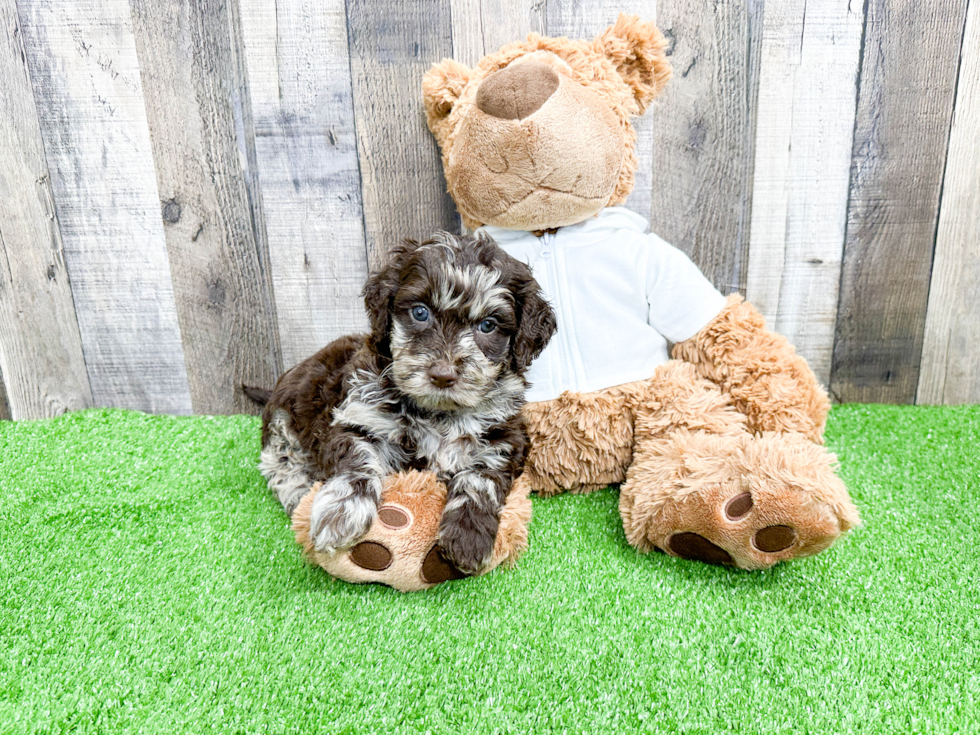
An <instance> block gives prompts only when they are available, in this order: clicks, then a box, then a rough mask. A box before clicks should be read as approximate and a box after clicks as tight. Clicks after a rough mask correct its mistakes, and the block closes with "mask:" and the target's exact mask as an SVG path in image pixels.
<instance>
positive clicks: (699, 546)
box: [668, 533, 734, 564]
mask: <svg viewBox="0 0 980 735" xmlns="http://www.w3.org/2000/svg"><path fill="white" fill-rule="evenodd" d="M668 545H669V546H670V550H671V551H673V552H674V553H675V554H677V556H679V557H681V558H682V559H691V560H692V561H703V562H705V563H707V564H732V563H734V560H733V559H732V557H731V555H730V554H729V553H728V552H727V551H725V550H724V549H723V548H721V547H720V546H716V545H715V544H713V543H711V542H710V541H708V539H706V538H705V537H704V536H701V535H699V534H696V533H675V534H674V535H673V536H671V537H670V541H669V542H668Z"/></svg>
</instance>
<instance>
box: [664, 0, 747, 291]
mask: <svg viewBox="0 0 980 735" xmlns="http://www.w3.org/2000/svg"><path fill="white" fill-rule="evenodd" d="M748 7H749V9H748V10H746V5H745V4H744V3H740V2H731V1H728V0H725V1H721V2H716V3H714V4H712V5H710V6H709V5H703V4H699V3H693V4H692V3H687V2H681V1H680V0H663V2H661V3H659V6H658V9H657V24H658V25H659V27H660V29H661V30H662V31H663V32H664V35H665V36H666V37H667V40H668V43H669V44H670V45H669V46H668V55H669V57H670V61H671V65H672V66H673V68H674V77H673V79H672V80H671V81H670V83H669V84H668V85H667V88H666V90H665V91H664V93H663V95H661V97H660V100H659V101H658V102H657V103H656V104H655V106H654V109H653V110H652V111H651V112H649V113H647V114H648V115H649V116H652V125H653V131H654V132H653V151H654V155H653V156H652V160H653V168H652V201H651V207H650V211H651V230H652V231H653V232H656V233H657V234H659V235H660V236H661V237H663V238H664V239H666V240H667V241H668V242H670V243H672V244H673V245H675V246H677V247H678V248H680V249H682V250H684V251H685V252H686V253H687V254H688V255H690V256H691V258H692V259H693V260H694V262H695V263H697V264H698V265H699V266H700V267H701V269H702V270H703V271H704V273H705V275H706V276H707V277H708V278H709V279H710V280H711V281H712V282H713V283H714V284H715V285H716V286H717V287H718V288H719V289H720V290H721V291H722V292H723V293H731V292H734V291H737V290H741V289H743V288H744V285H745V262H746V259H747V252H746V251H747V247H748V232H747V230H748V221H749V212H750V206H751V200H752V197H751V184H750V182H751V179H752V166H753V161H754V158H753V156H754V150H753V143H754V140H755V134H754V130H755V118H754V116H753V114H752V112H753V111H754V110H755V99H756V97H757V88H758V58H759V54H758V42H757V39H756V36H757V34H758V32H759V28H758V26H759V24H760V18H759V12H760V10H761V3H750V4H749V6H748Z"/></svg>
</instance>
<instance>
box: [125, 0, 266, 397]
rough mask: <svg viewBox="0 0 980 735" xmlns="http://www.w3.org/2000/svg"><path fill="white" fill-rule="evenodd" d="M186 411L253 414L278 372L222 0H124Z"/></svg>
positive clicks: (237, 75) (242, 111)
mask: <svg viewBox="0 0 980 735" xmlns="http://www.w3.org/2000/svg"><path fill="white" fill-rule="evenodd" d="M130 4H131V7H132V11H133V29H134V33H135V37H136V49H137V52H138V54H139V61H140V69H141V73H142V81H143V93H144V97H145V99H146V113H147V119H148V121H149V128H150V138H151V141H152V144H153V152H154V162H155V164H156V181H157V188H158V190H159V193H160V212H161V215H162V220H163V225H164V230H165V232H166V237H167V252H168V253H169V256H170V270H171V273H172V275H173V288H174V296H175V298H176V304H177V316H178V318H179V320H180V330H181V335H182V337H183V346H184V359H185V363H186V366H187V378H188V383H189V385H190V393H191V400H192V402H193V407H194V412H195V413H206V414H229V413H241V412H246V413H257V412H258V411H259V410H260V408H259V407H258V406H256V405H255V404H254V403H253V402H252V401H250V400H249V399H248V398H246V397H245V396H244V395H243V394H242V392H241V390H240V388H239V386H240V385H241V384H242V383H245V384H248V385H257V386H266V387H271V386H273V385H274V384H275V381H276V378H277V377H278V375H279V373H280V372H281V369H282V366H281V363H280V359H279V345H278V334H277V325H276V318H275V304H274V299H273V293H272V277H271V273H270V267H269V255H268V244H267V242H266V239H265V230H264V228H262V227H255V223H256V222H261V221H262V208H261V197H260V194H259V192H258V191H256V189H257V186H256V185H255V182H254V181H253V177H252V175H251V166H250V164H249V155H248V151H247V148H248V146H249V145H251V143H252V139H251V137H250V135H249V132H250V131H249V130H248V129H249V128H251V105H250V100H249V97H248V89H247V85H246V83H245V79H244V69H243V68H240V65H239V56H240V49H239V45H240V30H239V28H238V23H237V18H236V17H235V16H234V15H233V14H232V9H233V5H234V4H229V3H227V2H224V1H223V0H201V1H197V0H195V1H194V2H191V0H179V1H178V2H168V3H160V2H157V1H156V0H131V3H130Z"/></svg>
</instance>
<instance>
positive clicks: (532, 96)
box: [476, 61, 559, 120]
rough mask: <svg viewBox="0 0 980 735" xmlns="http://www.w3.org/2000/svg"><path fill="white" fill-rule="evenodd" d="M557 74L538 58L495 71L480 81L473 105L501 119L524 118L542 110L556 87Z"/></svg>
mask: <svg viewBox="0 0 980 735" xmlns="http://www.w3.org/2000/svg"><path fill="white" fill-rule="evenodd" d="M558 82H559V79H558V73H557V72H556V71H555V70H554V69H552V68H551V67H550V66H548V65H547V64H544V63H542V62H540V61H526V62H524V63H523V64H514V65H512V66H508V67H506V68H504V69H501V70H500V71H496V72H494V73H493V74H491V75H490V76H488V77H487V78H486V79H484V80H483V82H481V83H480V86H479V88H478V89H477V91H476V106H477V107H478V108H480V110H482V111H483V112H485V113H486V114H487V115H491V116H493V117H497V118H500V119H502V120H523V119H524V118H525V117H527V116H528V115H531V114H533V113H534V112H536V111H537V110H539V109H541V106H542V105H544V103H545V102H547V101H548V99H549V98H550V97H551V95H552V94H554V92H555V90H556V89H558Z"/></svg>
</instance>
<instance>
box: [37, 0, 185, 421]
mask: <svg viewBox="0 0 980 735" xmlns="http://www.w3.org/2000/svg"><path fill="white" fill-rule="evenodd" d="M18 11H19V14H20V23H21V27H22V28H23V31H24V37H25V44H24V45H25V47H26V52H27V58H28V63H29V67H30V70H31V77H32V80H33V82H34V96H35V101H36V104H37V109H38V115H39V118H40V122H41V131H42V135H43V139H44V147H45V151H46V152H47V160H48V165H49V167H50V171H51V182H52V190H53V192H54V196H55V201H56V202H57V209H58V219H59V221H60V223H61V233H62V238H63V241H64V249H65V260H66V263H67V266H68V273H69V276H70V279H71V287H72V294H73V296H74V301H75V309H76V313H77V316H78V326H79V331H80V334H81V338H82V347H83V350H84V354H85V362H86V366H87V368H88V375H89V380H90V384H91V388H92V398H93V400H94V402H95V403H96V404H97V405H105V406H124V407H127V408H137V409H142V410H147V411H154V412H167V413H189V412H190V411H191V400H190V393H189V390H188V385H187V374H186V371H185V369H184V358H183V351H182V348H181V341H180V329H179V326H178V323H177V312H176V306H175V304H174V294H173V287H172V284H171V280H170V267H169V263H168V261H167V251H166V241H165V238H164V234H163V225H162V223H161V221H160V208H159V197H158V196H157V189H156V184H155V179H154V173H153V159H152V153H151V150H150V139H149V132H148V129H147V122H146V112H145V109H144V107H143V89H142V85H141V83H140V77H139V69H138V64H137V59H136V47H135V44H134V41H133V34H132V21H131V18H130V12H129V6H128V5H127V4H126V2H125V0H90V1H87V2H78V1H75V0H38V1H37V2H27V1H26V0H25V1H23V2H20V3H19V4H18Z"/></svg>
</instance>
